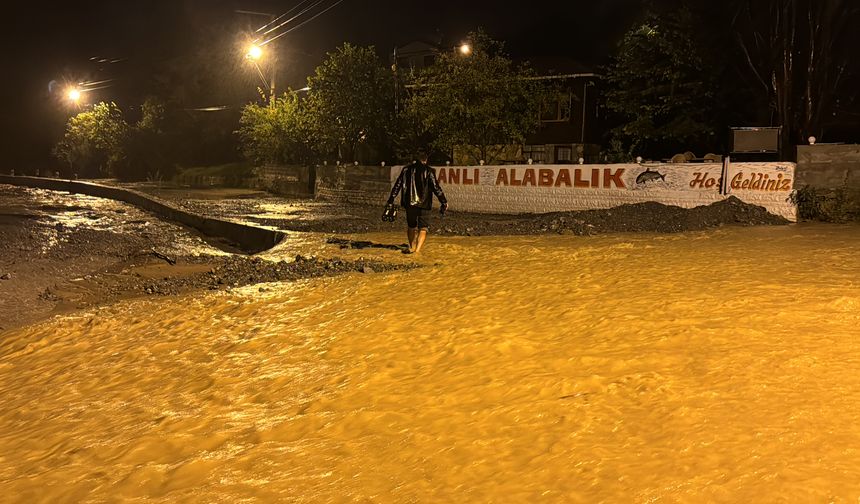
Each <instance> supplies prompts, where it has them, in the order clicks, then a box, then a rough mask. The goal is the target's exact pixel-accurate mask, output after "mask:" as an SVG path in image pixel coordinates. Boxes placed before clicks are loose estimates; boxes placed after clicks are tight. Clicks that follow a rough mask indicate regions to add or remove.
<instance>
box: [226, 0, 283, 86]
mask: <svg viewBox="0 0 860 504" xmlns="http://www.w3.org/2000/svg"><path fill="white" fill-rule="evenodd" d="M235 12H236V13H238V14H246V15H250V16H260V17H267V18H269V22H268V23H267V24H266V25H264V26H263V27H262V28H260V29H258V30H257V31H258V32H259V31H260V30H262V29H263V28H265V27H267V26H269V25H271V24H272V23H274V22H275V21H277V20H278V19H280V18H279V17H278V16H275V15H274V14H272V13H269V12H257V11H248V10H237V11H235ZM267 33H268V32H267ZM264 35H265V34H264ZM257 40H259V39H257ZM265 44H266V43H265V42H264V43H263V45H265ZM270 52H271V51H270ZM245 58H246V59H248V60H249V61H250V62H251V63H253V64H254V68H256V69H257V73H258V74H259V75H260V79H262V80H263V83H264V84H265V85H266V87H268V88H269V100H272V101H274V99H275V75H276V73H277V65H276V62H275V58H274V55H273V54H270V55H269V57H268V60H269V69H270V72H271V77H270V78H269V79H268V81H267V80H266V77H265V76H264V75H263V70H261V69H260V66H259V65H258V64H257V62H258V61H260V60H261V59H262V58H263V48H262V47H261V46H259V45H257V44H256V43H252V44H251V45H250V46H249V47H248V52H246V53H245Z"/></svg>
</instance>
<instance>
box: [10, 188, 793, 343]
mask: <svg viewBox="0 0 860 504" xmlns="http://www.w3.org/2000/svg"><path fill="white" fill-rule="evenodd" d="M154 192H156V195H157V196H159V197H162V198H166V199H171V200H173V201H174V202H175V203H177V204H179V205H181V206H183V207H185V208H187V209H189V210H192V211H194V212H196V213H199V214H203V215H207V216H216V217H221V218H227V219H233V220H237V221H242V222H250V223H256V224H260V225H266V226H272V227H276V228H278V229H281V230H284V231H315V232H322V233H327V234H328V233H332V234H355V233H363V232H378V231H395V230H396V231H400V230H402V229H404V228H405V217H404V215H403V212H400V214H399V215H398V220H397V222H395V223H389V222H383V221H382V220H381V213H382V209H381V208H376V207H372V206H363V205H344V204H338V203H333V202H322V201H313V200H295V199H294V200H289V199H284V198H277V197H273V196H270V195H267V194H265V193H259V192H248V191H244V192H243V191H233V192H232V193H230V194H229V195H225V194H217V195H214V196H213V192H212V191H210V192H207V191H190V190H183V189H173V190H163V189H159V190H157V191H154ZM215 192H217V191H215ZM225 196H226V197H225ZM786 222H787V221H786V220H785V219H783V218H781V217H777V216H774V215H772V214H769V213H768V212H767V211H766V210H765V209H764V208H761V207H757V206H753V205H748V204H746V203H743V202H741V201H740V200H738V199H736V198H733V197H731V198H729V199H727V200H725V201H721V202H719V203H715V204H713V205H709V206H706V207H698V208H694V209H682V208H678V207H672V206H666V205H662V204H659V203H642V204H636V205H624V206H621V207H617V208H613V209H608V210H590V211H582V212H558V213H551V214H542V215H532V214H524V215H483V214H471V213H462V212H456V208H454V210H453V211H451V212H449V213H448V214H447V215H446V216H445V217H440V216H439V215H438V214H437V215H436V216H435V217H434V219H433V226H432V230H431V232H433V233H434V234H441V235H468V236H482V235H528V234H574V235H592V234H600V233H611V232H630V231H650V232H662V233H666V232H682V231H695V230H702V229H707V228H711V227H718V226H723V225H741V226H751V225H762V224H785V223H786ZM329 243H330V244H334V245H340V246H341V248H363V247H365V246H374V244H371V243H370V242H362V241H360V240H344V239H339V238H329ZM375 245H378V244H375ZM388 247H391V248H394V249H397V248H399V247H400V246H397V245H391V246H388ZM233 252H235V251H232V250H230V248H229V246H228V245H226V244H223V243H217V242H212V241H211V240H209V241H207V240H205V239H204V237H202V236H200V235H199V234H197V233H196V232H194V231H190V230H188V229H187V228H184V227H181V226H178V225H175V224H172V223H168V222H164V221H161V220H159V219H157V218H156V217H154V216H152V215H149V214H147V213H145V212H143V211H140V210H138V209H136V208H134V207H132V206H130V205H126V204H123V203H118V202H115V201H111V200H104V199H99V198H93V197H89V196H81V195H69V194H65V193H58V192H51V191H44V190H38V189H24V188H18V187H13V186H3V185H0V331H2V330H5V329H10V328H12V327H16V326H20V325H23V324H28V323H32V322H34V321H37V320H40V319H43V318H45V317H48V316H50V315H52V314H55V313H62V312H66V311H70V310H75V309H80V308H85V307H89V306H94V305H100V304H105V303H111V302H114V301H116V300H118V299H122V298H127V297H134V296H146V295H171V294H178V293H183V292H188V291H192V290H206V289H212V290H217V289H225V290H226V289H231V288H233V287H238V286H243V285H249V284H257V283H262V282H272V281H291V280H297V279H301V278H311V277H319V276H329V275H337V274H342V273H346V272H351V271H358V272H362V273H372V272H380V271H389V270H394V269H403V268H410V267H414V264H409V263H402V262H401V263H395V264H389V263H382V262H378V261H366V260H358V261H345V260H342V259H339V258H336V257H332V258H325V259H323V258H315V257H302V256H298V257H295V258H290V259H289V260H285V261H277V262H276V261H270V260H263V259H260V258H255V257H248V256H244V255H241V254H235V253H233Z"/></svg>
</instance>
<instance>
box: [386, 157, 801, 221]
mask: <svg viewBox="0 0 860 504" xmlns="http://www.w3.org/2000/svg"><path fill="white" fill-rule="evenodd" d="M399 173H400V167H393V168H392V169H391V170H390V173H389V175H390V177H391V179H390V182H389V183H393V181H394V180H395V179H396V178H397V176H398V175H399ZM437 178H438V179H439V182H440V185H441V186H442V187H443V189H444V191H445V193H446V195H447V196H448V199H449V200H450V201H451V206H452V208H453V209H455V210H461V211H467V212H477V213H502V214H517V213H547V212H559V211H572V210H590V209H598V208H612V207H615V206H619V205H624V204H631V203H642V202H648V201H656V202H658V203H663V204H666V205H675V206H679V207H682V208H693V207H697V206H701V205H709V204H711V203H714V202H716V201H720V200H723V199H726V198H728V197H729V195H734V196H736V197H738V198H739V199H741V200H743V201H746V202H748V203H752V204H755V205H759V206H763V207H765V208H767V209H768V211H770V212H771V213H774V214H776V215H782V216H783V217H785V218H786V219H788V220H790V221H796V220H797V209H796V207H795V206H794V205H792V204H791V203H790V202H789V201H788V195H789V194H790V192H791V190H792V188H793V179H794V164H793V163H739V164H728V163H725V164H721V163H691V164H678V163H671V164H661V163H654V164H642V165H639V164H604V165H505V166H471V167H453V166H452V167H439V168H437ZM724 181H725V183H724Z"/></svg>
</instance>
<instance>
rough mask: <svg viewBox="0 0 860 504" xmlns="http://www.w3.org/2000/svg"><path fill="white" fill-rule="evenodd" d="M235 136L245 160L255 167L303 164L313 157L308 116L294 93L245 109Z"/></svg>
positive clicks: (250, 105)
mask: <svg viewBox="0 0 860 504" xmlns="http://www.w3.org/2000/svg"><path fill="white" fill-rule="evenodd" d="M236 133H237V134H238V135H239V138H240V140H241V143H242V151H243V153H244V154H245V157H247V158H248V159H250V160H251V161H253V162H254V163H256V164H258V165H262V164H266V163H307V162H310V161H311V160H312V158H313V155H314V149H313V146H312V132H311V128H310V123H309V118H308V114H307V111H306V109H305V106H304V103H303V102H302V101H301V100H299V96H298V94H297V93H296V92H295V91H288V92H286V93H284V94H283V95H282V96H280V97H276V98H275V99H273V100H271V101H270V102H269V103H268V104H266V105H258V104H256V103H250V104H248V105H246V106H245V108H244V109H242V117H241V118H240V119H239V130H238V131H237V132H236Z"/></svg>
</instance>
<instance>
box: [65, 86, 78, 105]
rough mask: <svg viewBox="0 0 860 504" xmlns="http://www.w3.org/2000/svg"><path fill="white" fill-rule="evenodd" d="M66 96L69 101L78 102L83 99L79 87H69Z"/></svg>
mask: <svg viewBox="0 0 860 504" xmlns="http://www.w3.org/2000/svg"><path fill="white" fill-rule="evenodd" d="M66 98H68V99H69V101H71V102H73V103H76V104H77V103H78V102H79V101H80V100H81V92H80V91H79V90H78V88H74V87H73V88H69V90H68V91H66Z"/></svg>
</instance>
